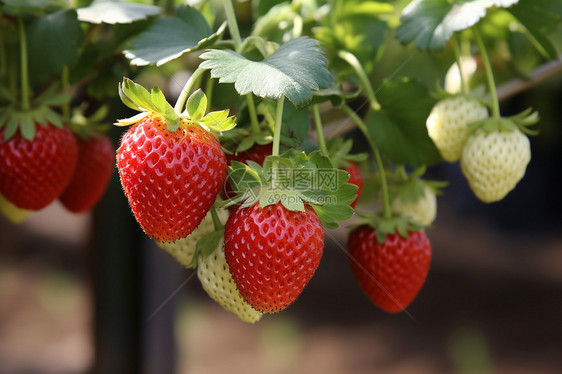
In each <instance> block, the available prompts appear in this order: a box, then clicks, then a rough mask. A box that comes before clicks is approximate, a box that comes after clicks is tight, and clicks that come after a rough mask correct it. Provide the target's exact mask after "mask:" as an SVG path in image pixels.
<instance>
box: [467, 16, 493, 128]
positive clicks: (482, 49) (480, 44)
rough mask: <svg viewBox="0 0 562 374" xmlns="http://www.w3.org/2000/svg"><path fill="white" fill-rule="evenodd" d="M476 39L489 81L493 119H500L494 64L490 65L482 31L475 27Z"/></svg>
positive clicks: (473, 29)
mask: <svg viewBox="0 0 562 374" xmlns="http://www.w3.org/2000/svg"><path fill="white" fill-rule="evenodd" d="M472 31H473V32H474V37H475V38H476V43H478V49H480V55H481V56H482V63H483V64H484V70H485V72H486V80H487V81H488V89H489V90H490V99H491V101H492V117H493V118H500V102H499V100H498V92H497V90H496V83H495V81H494V73H493V71H492V64H491V63H490V57H489V56H488V52H487V51H486V46H485V45H484V41H483V40H482V36H481V35H480V31H479V30H478V28H477V27H473V28H472Z"/></svg>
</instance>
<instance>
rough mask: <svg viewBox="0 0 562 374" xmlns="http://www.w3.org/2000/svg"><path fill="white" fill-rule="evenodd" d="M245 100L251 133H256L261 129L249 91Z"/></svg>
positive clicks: (252, 96)
mask: <svg viewBox="0 0 562 374" xmlns="http://www.w3.org/2000/svg"><path fill="white" fill-rule="evenodd" d="M246 101H247V103H248V113H249V114H250V128H251V129H252V133H254V134H258V133H259V132H260V131H261V130H260V124H259V122H258V115H257V112H256V104H255V103H254V95H253V94H252V93H251V92H250V93H249V94H247V95H246Z"/></svg>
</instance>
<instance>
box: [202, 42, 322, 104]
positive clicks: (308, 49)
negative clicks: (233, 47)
mask: <svg viewBox="0 0 562 374" xmlns="http://www.w3.org/2000/svg"><path fill="white" fill-rule="evenodd" d="M201 58H202V59H203V60H205V61H204V62H203V63H202V64H201V65H200V67H202V68H203V69H210V70H211V76H212V77H213V78H219V82H221V83H234V87H235V88H236V91H238V93H239V94H241V95H246V94H248V93H250V92H252V93H254V94H255V95H257V96H259V97H263V98H267V99H272V100H278V99H279V98H280V97H281V95H285V96H286V97H287V99H289V100H290V101H291V102H292V103H293V104H294V105H302V104H304V103H306V102H308V101H310V100H311V99H312V90H318V89H319V88H322V87H327V86H329V85H330V83H331V82H332V76H331V74H330V72H329V71H328V70H327V69H326V64H327V60H326V58H325V57H324V56H323V55H322V52H321V51H320V49H319V48H318V42H317V41H316V40H314V39H309V38H305V37H303V38H298V39H293V40H291V41H289V42H287V43H285V44H283V45H282V46H281V47H279V49H278V50H277V51H275V52H274V53H273V54H272V55H270V56H269V57H267V58H266V59H264V60H262V61H251V60H248V59H247V58H245V57H243V56H241V55H239V54H237V53H236V52H233V51H230V50H226V51H225V50H210V51H208V52H205V53H203V54H202V55H201Z"/></svg>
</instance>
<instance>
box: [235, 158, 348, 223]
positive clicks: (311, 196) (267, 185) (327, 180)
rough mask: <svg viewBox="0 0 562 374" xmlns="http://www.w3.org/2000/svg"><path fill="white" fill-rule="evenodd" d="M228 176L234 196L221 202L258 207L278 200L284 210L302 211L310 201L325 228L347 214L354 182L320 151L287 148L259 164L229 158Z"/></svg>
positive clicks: (342, 218) (343, 218)
mask: <svg viewBox="0 0 562 374" xmlns="http://www.w3.org/2000/svg"><path fill="white" fill-rule="evenodd" d="M229 180H230V183H231V185H232V188H233V190H234V192H235V193H236V194H237V195H236V196H235V197H233V198H232V199H230V200H229V201H227V202H226V204H225V206H231V205H235V204H241V207H250V206H252V205H254V204H256V203H259V204H260V206H261V207H266V206H268V205H274V204H278V203H281V204H282V205H283V206H284V207H285V208H286V209H287V210H292V211H300V212H302V211H304V210H305V204H308V205H310V206H311V207H312V208H313V209H314V210H315V211H316V214H318V217H319V218H320V220H321V221H322V224H323V225H324V226H325V227H327V228H336V227H338V224H337V222H338V221H344V220H346V219H348V218H350V217H351V215H352V214H353V208H351V207H350V206H349V205H350V204H351V203H352V202H353V201H354V200H355V197H356V195H357V194H356V192H357V186H355V185H353V184H350V183H347V181H348V180H349V175H348V173H347V172H345V171H343V170H340V169H338V168H335V167H334V166H333V164H332V162H331V161H330V159H329V158H328V157H326V156H324V155H322V153H321V152H320V151H314V152H312V153H311V154H310V155H306V154H305V153H304V152H299V151H296V150H294V149H291V150H289V151H287V152H285V153H284V154H283V155H281V156H268V157H267V158H266V159H265V162H264V164H263V166H260V165H259V164H257V163H255V162H252V161H249V162H248V165H246V164H242V163H240V162H232V166H231V167H230V168H229Z"/></svg>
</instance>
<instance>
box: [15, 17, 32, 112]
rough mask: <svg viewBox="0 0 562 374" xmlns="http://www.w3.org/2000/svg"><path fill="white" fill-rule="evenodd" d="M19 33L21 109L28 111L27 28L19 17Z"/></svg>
mask: <svg viewBox="0 0 562 374" xmlns="http://www.w3.org/2000/svg"><path fill="white" fill-rule="evenodd" d="M18 31H19V39H20V46H21V48H20V56H21V60H20V69H21V71H20V73H21V108H22V109H23V110H28V109H29V108H30V104H29V76H28V64H27V39H26V37H25V26H24V24H23V20H22V19H21V17H18Z"/></svg>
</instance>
